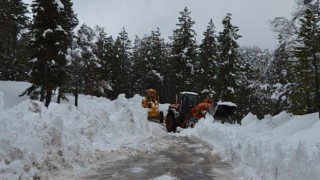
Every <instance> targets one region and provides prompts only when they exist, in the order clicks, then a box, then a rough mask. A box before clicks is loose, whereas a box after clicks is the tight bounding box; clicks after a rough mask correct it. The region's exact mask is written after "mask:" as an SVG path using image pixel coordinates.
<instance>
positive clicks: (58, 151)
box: [0, 83, 164, 180]
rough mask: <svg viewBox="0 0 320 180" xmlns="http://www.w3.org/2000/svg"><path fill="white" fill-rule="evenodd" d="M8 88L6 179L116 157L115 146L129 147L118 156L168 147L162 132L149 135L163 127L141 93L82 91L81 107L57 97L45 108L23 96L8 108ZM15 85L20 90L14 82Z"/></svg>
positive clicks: (2, 115) (0, 145)
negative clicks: (112, 96)
mask: <svg viewBox="0 0 320 180" xmlns="http://www.w3.org/2000/svg"><path fill="white" fill-rule="evenodd" d="M16 84H17V85H19V83H16ZM2 88H3V86H2V87H0V124H1V126H0V179H1V180H2V179H34V178H37V177H40V178H41V179H50V177H52V175H53V174H54V173H55V172H57V173H59V172H60V171H61V170H65V169H67V170H68V169H69V170H72V169H83V168H87V167H89V166H90V165H94V164H96V163H98V162H101V161H103V160H106V159H107V158H108V159H110V157H109V156H110V152H114V151H117V152H119V153H120V154H121V152H123V153H122V157H114V158H125V156H130V155H132V154H134V153H135V151H145V152H149V151H155V149H156V148H157V147H161V146H162V147H164V145H163V144H159V142H157V141H156V138H154V139H153V141H152V142H151V141H150V140H149V139H150V137H151V136H155V135H154V134H152V131H154V132H157V136H158V135H159V128H162V127H160V126H159V125H158V124H155V123H153V124H151V123H149V122H148V120H147V117H146V109H143V108H141V99H142V98H141V97H140V96H135V97H133V98H131V99H126V98H125V97H124V95H120V96H119V97H118V98H117V99H116V100H114V101H110V100H107V99H104V98H96V97H91V96H80V100H79V103H80V104H79V108H78V109H77V108H76V107H75V106H73V105H70V104H56V103H50V106H49V108H45V107H44V105H43V103H41V102H38V101H33V100H24V101H23V99H20V100H22V102H21V103H18V102H16V103H17V105H14V106H13V107H11V108H8V109H5V108H3V106H4V107H7V106H6V94H3V93H2V92H1V89H2ZM11 88H12V90H14V89H15V88H14V85H12V87H11ZM19 93H20V92H16V94H15V97H16V96H18V95H19ZM10 96H11V95H10ZM3 97H4V98H3ZM7 98H8V97H7ZM3 99H4V100H3ZM70 100H71V102H72V97H70ZM12 102H13V101H12ZM10 103H11V101H10ZM3 104H4V105H3ZM161 131H162V132H163V133H164V131H163V130H161ZM148 141H150V142H149V143H144V144H143V145H141V144H142V143H141V142H148ZM157 143H158V144H157ZM49 172H50V173H51V174H49ZM52 173H53V174H52Z"/></svg>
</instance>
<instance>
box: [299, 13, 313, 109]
mask: <svg viewBox="0 0 320 180" xmlns="http://www.w3.org/2000/svg"><path fill="white" fill-rule="evenodd" d="M315 21H316V19H315V16H314V14H313V12H312V10H311V9H307V10H306V12H305V15H304V17H303V18H301V19H300V23H301V27H300V32H299V34H298V35H299V36H298V37H299V39H297V42H298V44H300V46H297V47H296V51H295V56H296V57H297V58H298V60H299V62H298V63H297V64H296V65H295V66H294V68H295V72H296V73H295V74H296V79H297V83H298V84H299V86H298V90H297V91H298V92H296V93H295V94H294V96H293V97H294V98H296V99H295V100H296V101H295V102H296V103H295V108H294V109H293V110H295V111H296V113H299V111H298V112H297V110H299V109H300V110H302V112H301V111H300V113H312V112H315V111H316V105H315V102H316V100H315V99H316V98H315V91H316V90H315V87H314V85H315V68H314V67H313V64H312V60H313V55H314V54H315V52H317V51H318V50H317V49H315V48H317V47H315V46H314V41H315V38H316V37H315V34H314V24H315V23H316V22H315ZM299 95H300V98H298V96H299ZM301 96H303V97H301ZM298 101H299V104H297V102H298ZM297 106H298V107H297Z"/></svg>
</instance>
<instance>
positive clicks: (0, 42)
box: [0, 0, 29, 80]
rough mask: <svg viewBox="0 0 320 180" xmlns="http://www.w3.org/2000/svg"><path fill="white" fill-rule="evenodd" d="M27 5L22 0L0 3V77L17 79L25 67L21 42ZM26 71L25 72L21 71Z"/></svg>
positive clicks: (25, 22) (26, 18)
mask: <svg viewBox="0 0 320 180" xmlns="http://www.w3.org/2000/svg"><path fill="white" fill-rule="evenodd" d="M27 12H28V11H27V5H26V4H25V3H23V1H22V0H3V1H1V3H0V24H1V27H0V79H4V80H16V79H17V76H24V75H21V74H19V73H18V72H19V71H16V70H19V69H20V68H21V69H25V67H24V66H25V64H26V60H25V59H19V57H20V55H21V54H20V52H21V51H20V50H19V48H23V47H25V46H23V45H22V44H20V43H21V42H22V41H20V42H19V40H20V38H21V34H22V32H23V30H25V29H26V28H27V25H28V19H29V18H28V17H27V16H26V13H27ZM20 73H24V72H20Z"/></svg>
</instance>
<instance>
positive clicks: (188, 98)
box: [165, 92, 237, 132]
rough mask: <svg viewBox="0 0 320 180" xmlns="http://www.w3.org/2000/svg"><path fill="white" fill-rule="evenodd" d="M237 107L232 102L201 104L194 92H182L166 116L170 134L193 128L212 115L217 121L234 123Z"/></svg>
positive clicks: (209, 101) (205, 102)
mask: <svg viewBox="0 0 320 180" xmlns="http://www.w3.org/2000/svg"><path fill="white" fill-rule="evenodd" d="M236 107H237V106H236V105H235V104H234V103H231V102H218V103H214V102H213V101H212V100H210V99H204V100H203V101H202V102H200V103H199V96H198V94H197V93H194V92H181V93H180V96H179V98H178V99H177V101H176V103H175V104H171V105H169V109H168V113H167V116H166V120H165V122H166V128H167V131H168V132H175V131H176V129H177V127H181V128H188V127H190V128H193V127H194V126H195V124H196V123H197V122H198V121H199V119H201V118H203V117H205V116H206V114H207V113H209V114H211V115H212V116H213V117H214V119H215V120H216V121H220V122H222V123H225V122H229V123H234V122H235V121H234V120H233V118H232V115H233V114H234V112H235V110H236Z"/></svg>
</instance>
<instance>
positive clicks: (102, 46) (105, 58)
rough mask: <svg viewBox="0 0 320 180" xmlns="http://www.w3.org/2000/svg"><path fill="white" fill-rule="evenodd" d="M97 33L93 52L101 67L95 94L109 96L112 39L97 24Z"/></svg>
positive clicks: (112, 53)
mask: <svg viewBox="0 0 320 180" xmlns="http://www.w3.org/2000/svg"><path fill="white" fill-rule="evenodd" d="M96 31H97V33H98V36H97V42H96V43H95V44H96V45H95V47H96V48H95V49H94V53H95V55H96V56H97V58H98V59H99V60H100V61H99V62H100V65H101V68H99V72H98V73H99V80H98V83H97V90H96V94H97V95H99V96H100V95H102V96H106V97H109V98H110V91H112V88H111V86H110V85H109V84H110V81H111V78H110V72H111V70H112V67H111V66H110V62H111V61H112V59H113V58H114V40H113V38H112V36H110V37H107V33H106V32H105V31H104V29H103V28H101V27H99V26H97V27H96Z"/></svg>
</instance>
